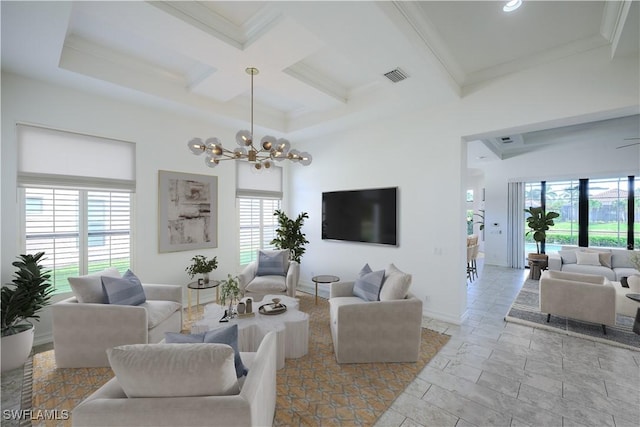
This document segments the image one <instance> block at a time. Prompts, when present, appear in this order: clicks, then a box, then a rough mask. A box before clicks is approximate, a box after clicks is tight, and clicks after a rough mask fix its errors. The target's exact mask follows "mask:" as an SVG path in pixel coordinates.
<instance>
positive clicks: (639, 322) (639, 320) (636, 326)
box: [625, 294, 640, 334]
mask: <svg viewBox="0 0 640 427" xmlns="http://www.w3.org/2000/svg"><path fill="white" fill-rule="evenodd" d="M625 296H626V297H627V298H629V299H632V300H634V301H637V302H640V294H626V295H625ZM633 332H635V333H636V334H640V307H638V311H636V318H635V320H634V322H633Z"/></svg>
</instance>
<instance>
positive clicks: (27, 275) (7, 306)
mask: <svg viewBox="0 0 640 427" xmlns="http://www.w3.org/2000/svg"><path fill="white" fill-rule="evenodd" d="M43 256H44V252H38V253H37V254H35V255H31V254H27V255H20V256H19V257H18V258H19V261H14V262H13V264H12V265H13V266H14V267H16V268H17V269H18V270H17V271H16V272H15V274H14V277H15V278H14V279H13V281H12V283H11V284H7V285H5V286H3V287H2V291H1V300H2V371H7V370H10V369H15V368H18V367H20V366H21V365H23V364H24V362H25V360H27V357H28V356H29V354H30V353H31V348H32V346H33V337H34V327H33V324H32V323H31V322H29V319H39V318H40V316H39V315H38V312H39V311H40V310H42V309H43V308H44V307H45V306H47V305H48V304H49V299H50V298H51V293H52V292H53V287H52V286H51V283H50V282H49V278H50V277H51V276H50V274H49V273H50V272H49V271H45V270H43V267H42V264H41V261H42V259H43V258H42V257H43Z"/></svg>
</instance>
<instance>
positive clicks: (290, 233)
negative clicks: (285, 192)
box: [271, 210, 309, 263]
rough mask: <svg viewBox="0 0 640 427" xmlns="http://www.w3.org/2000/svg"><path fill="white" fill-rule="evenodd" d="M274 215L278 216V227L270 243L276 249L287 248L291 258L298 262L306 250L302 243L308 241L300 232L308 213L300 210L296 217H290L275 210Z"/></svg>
mask: <svg viewBox="0 0 640 427" xmlns="http://www.w3.org/2000/svg"><path fill="white" fill-rule="evenodd" d="M274 215H275V216H277V217H278V229H277V230H276V236H277V237H276V238H275V239H273V240H272V241H271V244H272V245H274V246H275V247H276V248H278V249H288V250H289V254H290V255H289V257H290V258H291V260H292V261H296V262H298V263H299V262H300V259H301V258H302V255H303V254H304V252H305V250H306V249H305V248H304V245H305V244H307V243H309V241H308V240H307V239H306V235H305V234H304V233H303V232H302V226H303V225H304V220H305V219H307V218H309V214H307V213H306V212H302V213H301V214H300V215H298V217H297V218H296V219H291V218H289V217H288V216H287V215H286V214H285V213H284V212H282V211H280V210H277V211H275V212H274Z"/></svg>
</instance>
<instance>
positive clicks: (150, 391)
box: [107, 344, 240, 397]
mask: <svg viewBox="0 0 640 427" xmlns="http://www.w3.org/2000/svg"><path fill="white" fill-rule="evenodd" d="M107 356H108V358H109V364H110V366H111V369H113V372H114V373H115V375H116V378H117V379H118V383H120V386H121V387H122V390H123V391H124V393H125V394H126V395H127V397H190V396H226V395H233V394H238V393H239V392H240V388H239V386H238V379H237V378H236V375H235V369H234V367H233V357H234V356H233V349H232V348H231V347H229V346H228V345H218V344H206V345H205V344H131V345H122V346H118V347H114V348H110V349H108V350H107Z"/></svg>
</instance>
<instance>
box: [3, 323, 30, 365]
mask: <svg viewBox="0 0 640 427" xmlns="http://www.w3.org/2000/svg"><path fill="white" fill-rule="evenodd" d="M34 332H35V328H34V327H33V325H32V326H31V327H30V328H29V329H27V330H25V331H22V332H18V333H17V334H13V335H7V336H6V337H2V372H4V371H9V370H11V369H15V368H19V367H20V366H22V365H24V362H26V360H27V357H29V354H30V353H31V348H32V347H33V336H34Z"/></svg>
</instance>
